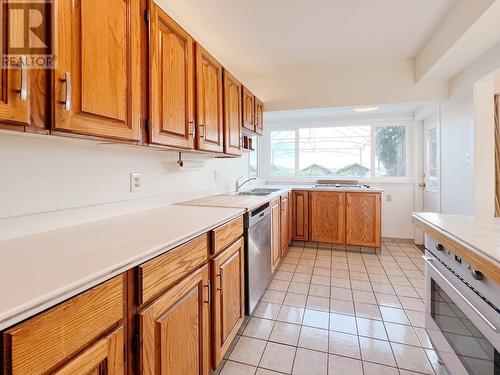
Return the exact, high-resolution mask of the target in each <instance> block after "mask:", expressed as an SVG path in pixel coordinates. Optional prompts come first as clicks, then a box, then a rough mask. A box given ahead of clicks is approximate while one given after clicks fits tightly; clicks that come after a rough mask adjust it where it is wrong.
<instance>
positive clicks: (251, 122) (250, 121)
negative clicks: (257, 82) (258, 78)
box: [243, 87, 255, 131]
mask: <svg viewBox="0 0 500 375" xmlns="http://www.w3.org/2000/svg"><path fill="white" fill-rule="evenodd" d="M254 114H255V96H253V94H252V93H251V92H250V91H249V90H248V89H247V88H246V87H243V127H244V128H245V129H247V130H251V131H255V118H254Z"/></svg>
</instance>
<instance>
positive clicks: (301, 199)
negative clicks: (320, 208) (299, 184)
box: [292, 191, 309, 241]
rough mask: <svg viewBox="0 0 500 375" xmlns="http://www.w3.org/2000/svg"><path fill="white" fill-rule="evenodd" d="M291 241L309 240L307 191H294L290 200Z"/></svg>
mask: <svg viewBox="0 0 500 375" xmlns="http://www.w3.org/2000/svg"><path fill="white" fill-rule="evenodd" d="M292 215H293V225H292V230H293V239H294V240H296V241H308V240H309V194H308V192H307V191H294V192H293V200H292Z"/></svg>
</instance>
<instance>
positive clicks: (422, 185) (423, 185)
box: [418, 182, 426, 188]
mask: <svg viewBox="0 0 500 375" xmlns="http://www.w3.org/2000/svg"><path fill="white" fill-rule="evenodd" d="M418 186H420V187H423V188H424V187H425V186H426V185H425V182H422V183H420V184H418Z"/></svg>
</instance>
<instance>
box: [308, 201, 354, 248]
mask: <svg viewBox="0 0 500 375" xmlns="http://www.w3.org/2000/svg"><path fill="white" fill-rule="evenodd" d="M309 212H310V216H309V226H310V239H309V240H310V241H313V242H324V243H331V244H344V243H345V229H346V227H345V194H344V193H338V192H330V191H317V192H316V191H315V192H309Z"/></svg>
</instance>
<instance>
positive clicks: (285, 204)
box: [280, 194, 290, 258]
mask: <svg viewBox="0 0 500 375" xmlns="http://www.w3.org/2000/svg"><path fill="white" fill-rule="evenodd" d="M289 211H290V210H289V200H288V194H285V195H282V196H281V217H280V226H281V230H280V241H281V245H280V249H281V258H284V257H285V256H286V253H287V252H288V243H289V234H288V232H289V230H290V228H289V216H290V212H289Z"/></svg>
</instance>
